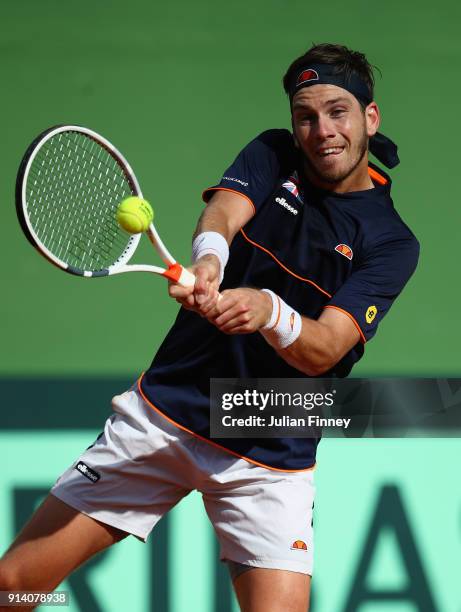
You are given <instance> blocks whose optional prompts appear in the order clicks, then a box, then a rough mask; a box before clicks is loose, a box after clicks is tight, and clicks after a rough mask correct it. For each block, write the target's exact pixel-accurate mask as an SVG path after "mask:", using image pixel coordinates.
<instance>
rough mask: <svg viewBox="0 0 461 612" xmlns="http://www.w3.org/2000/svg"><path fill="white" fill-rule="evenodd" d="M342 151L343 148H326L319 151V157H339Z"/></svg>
mask: <svg viewBox="0 0 461 612" xmlns="http://www.w3.org/2000/svg"><path fill="white" fill-rule="evenodd" d="M343 151H344V147H328V148H325V149H320V150H319V152H318V153H319V155H320V157H328V156H329V155H339V154H340V153H342V152H343Z"/></svg>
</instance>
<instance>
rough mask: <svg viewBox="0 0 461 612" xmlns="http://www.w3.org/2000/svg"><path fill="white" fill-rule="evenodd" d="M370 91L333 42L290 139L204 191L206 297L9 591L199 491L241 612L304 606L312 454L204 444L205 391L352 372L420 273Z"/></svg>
mask: <svg viewBox="0 0 461 612" xmlns="http://www.w3.org/2000/svg"><path fill="white" fill-rule="evenodd" d="M373 84H374V81H373V73H372V69H371V66H370V64H369V63H368V61H367V60H366V58H365V56H364V55H363V54H361V53H358V52H354V51H351V50H349V49H347V48H346V47H343V46H340V45H332V44H322V45H317V46H314V47H312V48H311V49H309V50H308V51H307V52H306V53H305V54H304V55H303V56H301V57H299V58H298V59H296V60H295V61H294V62H293V63H292V64H291V66H290V67H289V68H288V71H287V73H286V75H285V77H284V79H283V85H284V88H285V91H286V93H287V94H288V97H289V101H290V109H291V118H292V131H291V132H290V131H287V130H282V129H277V130H269V131H266V132H264V133H262V134H260V135H259V136H257V137H256V138H255V139H254V140H252V141H251V142H250V143H249V144H248V145H247V146H246V147H245V148H244V149H243V150H242V151H241V153H240V154H239V155H238V156H237V158H236V159H235V161H234V162H233V163H232V164H231V166H230V167H229V168H228V169H227V170H226V171H225V173H224V176H223V177H222V179H221V181H220V182H219V184H217V185H216V186H214V187H211V188H209V189H207V190H206V191H205V192H204V196H203V197H204V200H205V202H207V206H206V207H205V209H204V212H203V214H202V215H201V217H200V220H199V222H198V226H197V229H196V232H195V235H194V240H193V265H192V266H191V268H190V269H191V270H192V271H193V272H194V273H195V274H196V276H197V282H196V284H195V287H193V288H189V289H187V288H181V287H179V286H176V285H170V287H169V292H170V295H171V296H172V297H173V298H175V299H177V300H178V301H179V302H180V303H181V304H182V306H183V307H182V308H181V309H180V312H179V314H178V317H177V319H176V321H175V323H174V325H173V327H172V328H171V330H170V332H169V333H168V335H167V337H166V338H165V340H164V342H163V344H162V345H161V347H160V349H159V351H158V353H157V355H156V356H155V358H154V360H153V363H152V364H151V366H150V367H149V369H148V370H147V371H146V372H145V373H144V375H143V376H141V378H140V379H139V381H138V382H137V383H136V384H135V385H134V386H133V388H132V389H130V390H129V391H127V392H125V393H123V394H121V395H119V396H116V397H115V398H114V399H113V408H114V413H113V415H112V416H111V417H110V418H109V419H108V420H107V422H106V424H105V429H104V432H103V433H102V434H101V435H100V436H99V437H98V438H97V440H96V441H95V442H94V444H93V445H92V446H91V447H90V448H89V449H87V450H86V451H85V452H84V453H83V454H82V455H81V456H80V457H79V458H78V459H77V461H76V462H75V463H74V464H72V465H71V466H70V467H69V469H68V470H66V471H65V472H64V474H63V475H62V476H61V477H60V478H59V479H58V481H57V483H56V484H55V485H54V487H53V488H52V490H51V493H50V495H49V496H48V497H47V498H46V500H45V501H44V503H43V505H42V506H41V507H40V508H39V509H38V510H37V512H36V513H35V514H34V516H33V517H32V518H31V520H30V521H29V523H28V524H27V525H26V526H25V528H24V529H23V531H22V532H21V533H20V534H19V536H18V537H17V539H16V541H15V542H14V543H13V544H12V546H11V547H10V549H9V550H8V551H7V552H6V554H5V555H4V557H3V559H2V560H1V561H0V590H26V589H27V590H53V589H55V588H56V587H57V585H58V584H59V583H60V582H61V581H62V580H63V579H64V578H65V577H66V576H67V575H68V574H69V573H70V572H72V571H73V570H74V569H75V568H76V567H78V566H79V565H80V564H81V563H83V562H84V561H85V560H87V559H88V558H89V557H91V556H92V555H94V554H95V553H97V552H98V551H101V550H103V549H105V548H106V547H108V546H110V545H111V544H114V543H115V542H117V541H119V540H121V539H122V538H124V537H125V536H127V535H128V534H132V535H134V536H136V537H137V538H139V539H141V540H143V541H145V540H146V539H147V537H148V535H149V533H150V532H151V530H152V529H153V527H154V526H155V524H156V523H157V522H158V520H159V519H160V518H161V517H162V516H163V515H164V514H165V513H166V512H168V510H170V509H171V508H172V507H173V506H174V505H175V504H176V503H177V502H178V501H179V500H181V499H182V498H183V497H184V496H185V495H187V494H188V493H189V492H190V491H191V490H194V489H197V490H199V491H200V492H201V493H202V494H203V499H204V504H205V507H206V511H207V513H208V515H209V517H210V519H211V522H212V524H213V527H214V529H215V531H216V535H217V537H218V539H219V541H220V545H221V558H222V559H223V560H225V561H227V563H228V564H229V568H230V572H231V575H232V578H233V583H234V587H235V590H236V593H237V597H238V600H239V603H240V606H241V609H242V610H243V611H245V612H279V611H280V612H281V611H282V610H283V611H284V612H286V611H293V612H301V611H302V612H305V611H306V610H307V608H308V601H309V589H310V577H311V575H312V563H313V548H314V544H313V530H312V510H313V503H314V482H313V468H314V466H315V454H316V446H317V442H318V441H317V440H312V439H300V438H297V439H257V440H249V439H210V428H209V385H210V378H212V377H236V378H239V377H245V378H252V377H255V378H257V377H278V378H280V377H295V378H296V377H305V376H318V375H322V376H324V377H344V376H347V375H348V373H349V372H350V371H351V369H352V367H353V365H354V364H355V363H356V362H357V361H358V360H359V359H360V358H361V357H362V356H363V354H364V346H365V343H366V342H367V341H368V340H370V339H371V338H372V337H373V336H374V334H375V333H376V330H377V327H378V325H379V323H380V322H381V320H382V318H383V317H384V316H385V314H386V313H387V311H388V310H389V308H390V306H391V305H392V303H393V302H394V300H395V299H396V297H397V296H398V295H399V293H400V292H401V291H402V289H403V287H404V286H405V284H406V282H407V281H408V279H409V278H410V276H411V274H412V273H413V271H414V269H415V267H416V263H417V259H418V251H419V247H418V242H417V240H416V239H415V237H414V236H413V234H412V233H411V231H410V230H409V229H408V227H407V226H406V225H405V224H404V222H403V221H402V220H401V219H400V217H399V215H398V213H397V212H396V210H395V208H394V206H393V203H392V199H391V196H390V190H391V179H390V177H389V176H388V174H386V172H384V171H383V170H382V169H380V168H379V167H377V166H375V165H374V164H372V163H371V162H369V160H368V151H371V152H372V153H373V154H374V155H375V157H377V159H378V160H379V161H380V162H381V163H382V164H383V165H384V166H386V167H388V168H392V167H393V166H395V165H396V164H397V163H398V157H397V148H396V146H395V145H394V144H393V143H392V141H390V140H389V139H387V138H386V137H385V136H383V135H382V134H379V133H378V127H379V124H380V113H379V109H378V106H377V104H376V102H375V101H374V95H373ZM218 287H219V290H220V293H221V295H222V297H221V298H220V299H219V300H218V293H217V292H218ZM345 452H347V451H345ZM63 551H64V552H63Z"/></svg>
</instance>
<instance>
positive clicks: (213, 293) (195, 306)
mask: <svg viewBox="0 0 461 612" xmlns="http://www.w3.org/2000/svg"><path fill="white" fill-rule="evenodd" d="M253 215H254V208H253V206H252V205H251V203H250V201H249V200H248V199H247V198H246V197H244V196H242V195H240V194H238V193H236V192H234V191H225V190H222V189H220V190H218V191H215V192H214V194H213V196H212V197H211V199H210V201H209V202H208V204H207V206H206V208H205V209H204V210H203V212H202V214H201V215H200V218H199V220H198V223H197V227H196V229H195V232H194V238H195V237H196V236H198V235H199V234H201V233H202V232H218V233H219V234H221V235H222V236H223V237H224V238H225V240H226V241H227V244H228V245H230V244H231V242H232V240H233V239H234V236H235V234H236V233H237V232H238V231H239V229H240V228H241V227H243V226H244V225H245V224H246V223H248V221H249V220H250V219H251V217H252V216H253ZM188 269H189V270H190V271H191V272H193V273H194V274H195V276H196V282H195V286H194V287H180V286H179V285H176V284H172V283H170V285H169V289H168V291H169V294H170V296H171V297H173V298H175V299H176V301H178V302H179V303H180V304H182V306H184V307H185V308H189V309H192V310H196V311H197V312H199V313H200V314H202V315H203V314H204V312H206V311H207V310H208V309H209V308H210V307H211V306H212V305H213V304H214V303H215V302H216V299H217V295H218V285H219V274H220V262H219V259H218V258H217V257H216V256H214V255H211V254H210V255H205V256H204V257H202V258H201V259H200V261H198V262H197V263H195V264H194V265H192V266H190V267H189V268H188ZM203 309H205V310H204V311H203Z"/></svg>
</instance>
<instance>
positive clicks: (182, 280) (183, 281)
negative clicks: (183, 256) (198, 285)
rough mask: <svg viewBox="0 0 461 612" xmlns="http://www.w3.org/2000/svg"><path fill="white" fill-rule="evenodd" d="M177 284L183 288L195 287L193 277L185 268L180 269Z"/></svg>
mask: <svg viewBox="0 0 461 612" xmlns="http://www.w3.org/2000/svg"><path fill="white" fill-rule="evenodd" d="M178 283H179V284H180V285H182V286H183V287H192V286H194V285H195V275H194V274H192V272H189V270H186V268H182V270H181V274H180V276H179V278H178Z"/></svg>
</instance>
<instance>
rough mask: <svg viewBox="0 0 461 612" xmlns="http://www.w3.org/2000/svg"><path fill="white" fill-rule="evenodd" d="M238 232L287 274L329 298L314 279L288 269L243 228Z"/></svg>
mask: <svg viewBox="0 0 461 612" xmlns="http://www.w3.org/2000/svg"><path fill="white" fill-rule="evenodd" d="M240 232H241V233H242V235H243V237H244V238H245V240H247V241H248V242H249V243H250V244H252V245H253V246H255V247H257V248H258V249H261V251H264V252H265V253H267V254H268V255H270V256H271V257H272V259H273V260H274V261H276V262H277V263H278V265H279V266H280V267H281V268H283V269H284V270H285V272H288V274H291V276H294V277H295V278H297V279H299V280H302V281H304V282H305V283H309V284H310V285H312V286H313V287H315V288H316V289H318V290H319V291H320V292H321V293H323V295H326V296H327V297H328V298H331V297H333V296H331V295H330V294H329V293H328V292H327V291H325V290H324V289H322V288H321V287H319V286H318V285H316V284H315V283H314V281H311V280H309V279H308V278H304V277H303V276H299V275H298V274H295V272H292V271H291V270H290V269H288V268H287V267H286V266H284V265H283V263H282V262H281V261H279V260H278V259H277V257H276V256H275V255H274V254H273V253H271V252H270V251H268V250H267V249H266V248H265V247H263V246H261V245H260V244H258V243H257V242H254V241H253V240H251V238H248V236H247V235H246V234H245V232H244V231H243V229H241V230H240Z"/></svg>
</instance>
